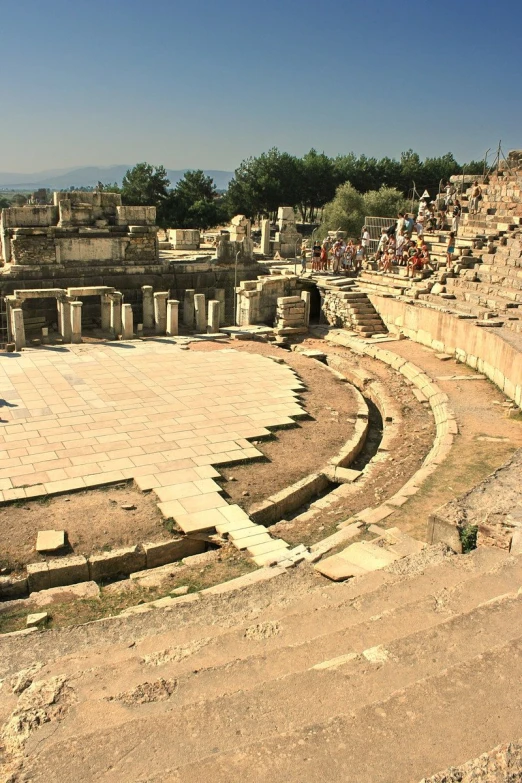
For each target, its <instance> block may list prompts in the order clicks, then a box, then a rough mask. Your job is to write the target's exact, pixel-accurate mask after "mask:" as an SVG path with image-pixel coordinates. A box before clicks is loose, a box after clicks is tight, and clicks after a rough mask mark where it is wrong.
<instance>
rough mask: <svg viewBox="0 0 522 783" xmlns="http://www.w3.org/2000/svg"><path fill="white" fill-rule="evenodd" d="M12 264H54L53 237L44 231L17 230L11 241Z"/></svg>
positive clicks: (54, 249)
mask: <svg viewBox="0 0 522 783" xmlns="http://www.w3.org/2000/svg"><path fill="white" fill-rule="evenodd" d="M11 253H12V256H11V258H12V262H13V263H15V264H23V265H34V264H54V263H56V247H55V241H54V237H53V235H52V234H51V233H50V232H48V231H46V230H42V231H38V232H37V231H35V230H34V229H33V230H32V231H27V230H24V229H17V230H16V232H15V234H14V236H13V238H12V241H11Z"/></svg>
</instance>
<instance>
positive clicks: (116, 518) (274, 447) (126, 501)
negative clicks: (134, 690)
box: [0, 341, 355, 569]
mask: <svg viewBox="0 0 522 783" xmlns="http://www.w3.org/2000/svg"><path fill="white" fill-rule="evenodd" d="M229 344H230V345H231V346H233V347H234V348H236V349H237V350H238V351H255V352H256V353H260V354H264V355H276V354H280V355H281V358H283V359H284V360H285V361H287V362H288V364H289V365H290V366H292V367H293V368H294V369H295V370H296V371H297V372H298V373H299V375H300V377H301V378H302V380H303V381H304V383H305V385H306V387H307V389H306V391H305V392H304V393H303V395H302V400H303V405H304V407H305V409H306V411H307V412H308V414H309V415H310V419H300V420H299V422H296V426H295V427H292V428H289V429H280V430H277V431H276V432H275V433H274V437H273V438H272V439H270V440H265V441H262V442H258V445H257V448H258V449H259V450H260V451H261V452H262V453H263V454H264V455H265V457H266V461H265V462H255V463H247V464H244V465H235V466H232V467H230V468H223V469H220V472H221V474H222V476H223V481H222V482H220V483H222V486H223V489H224V491H225V493H226V495H227V496H228V498H229V500H230V502H231V503H239V504H240V505H241V506H242V507H243V508H245V509H248V508H249V507H250V506H251V505H252V504H253V503H256V502H258V501H259V500H263V499H264V498H267V497H269V496H270V495H271V494H273V493H274V492H277V491H278V490H280V489H282V488H283V487H286V486H288V485H289V484H292V483H293V482H295V481H298V480H299V479H300V478H303V477H304V476H306V475H308V474H309V473H312V472H314V471H316V470H318V469H319V468H321V467H322V466H323V465H324V464H325V463H326V462H327V461H328V459H329V458H330V457H331V456H332V454H335V453H336V451H337V450H338V448H339V447H340V446H341V444H342V443H344V442H345V441H346V440H348V439H349V438H350V436H351V434H352V431H353V427H354V421H355V420H354V419H353V418H352V417H353V414H354V411H355V398H354V395H353V391H352V389H351V387H350V386H347V385H346V384H341V383H339V381H337V380H336V379H335V377H334V376H333V375H332V374H331V373H329V372H328V370H326V369H325V368H324V367H323V366H320V365H319V363H318V362H315V361H312V360H310V359H307V358H305V357H303V356H301V355H299V354H297V353H294V352H290V351H278V349H276V348H274V347H273V346H270V345H266V344H263V343H241V342H237V341H231V342H230V343H229ZM220 348H223V343H220V344H219V345H217V344H215V343H211V342H208V343H197V344H194V343H193V344H192V345H191V347H190V350H197V351H212V350H219V349H220ZM232 479H233V480H232ZM123 505H134V506H135V509H133V510H124V509H123V508H122V506H123ZM39 530H66V531H67V535H68V540H69V545H70V547H69V549H68V552H67V553H68V554H70V553H71V552H74V553H75V554H83V555H89V554H91V553H92V552H96V551H100V550H103V549H109V548H111V549H115V548H117V547H120V546H129V545H134V544H138V543H140V542H144V541H151V540H152V541H159V540H161V539H164V538H168V537H169V536H170V535H171V534H170V533H169V532H168V530H167V529H166V528H165V526H164V524H163V519H162V516H161V514H160V512H159V511H158V508H157V506H156V503H155V496H154V494H152V493H145V494H143V493H141V492H140V491H139V490H137V489H135V488H134V487H133V486H132V483H129V484H128V485H125V484H124V485H120V486H117V487H111V488H108V489H101V490H100V489H98V490H90V491H88V492H77V493H70V494H68V495H61V496H55V497H51V498H48V499H44V500H34V501H17V502H14V503H12V504H10V505H8V506H1V507H0V541H1V544H0V567H3V568H10V569H19V568H20V567H22V566H24V565H25V564H26V563H28V562H35V561H36V560H38V559H43V558H42V557H41V556H39V555H37V553H36V551H35V549H34V547H35V544H36V536H37V533H38V531H39Z"/></svg>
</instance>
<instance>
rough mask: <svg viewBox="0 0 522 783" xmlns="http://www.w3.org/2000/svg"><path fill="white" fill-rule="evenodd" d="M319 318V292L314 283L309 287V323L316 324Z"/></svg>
mask: <svg viewBox="0 0 522 783" xmlns="http://www.w3.org/2000/svg"><path fill="white" fill-rule="evenodd" d="M320 320H321V294H320V293H319V289H318V288H317V286H316V285H314V286H312V287H311V288H310V323H311V324H318V323H319V322H320Z"/></svg>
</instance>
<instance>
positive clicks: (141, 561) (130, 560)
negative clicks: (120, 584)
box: [89, 546, 146, 580]
mask: <svg viewBox="0 0 522 783" xmlns="http://www.w3.org/2000/svg"><path fill="white" fill-rule="evenodd" d="M145 564H146V556H145V552H141V551H140V550H139V549H138V547H137V546H129V547H125V548H123V549H116V550H114V551H113V552H102V553H100V554H99V555H91V556H90V557H89V576H90V578H91V579H94V580H98V579H107V578H109V577H113V576H118V575H120V574H124V575H125V576H127V575H128V574H132V573H133V572H134V571H141V570H142V569H143V568H145Z"/></svg>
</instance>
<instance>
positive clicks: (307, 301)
mask: <svg viewBox="0 0 522 783" xmlns="http://www.w3.org/2000/svg"><path fill="white" fill-rule="evenodd" d="M301 299H302V300H303V301H304V303H305V314H304V325H305V326H309V325H310V291H301Z"/></svg>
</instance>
